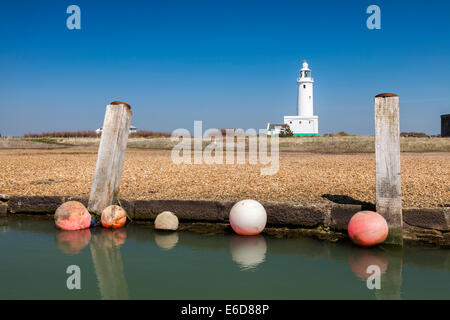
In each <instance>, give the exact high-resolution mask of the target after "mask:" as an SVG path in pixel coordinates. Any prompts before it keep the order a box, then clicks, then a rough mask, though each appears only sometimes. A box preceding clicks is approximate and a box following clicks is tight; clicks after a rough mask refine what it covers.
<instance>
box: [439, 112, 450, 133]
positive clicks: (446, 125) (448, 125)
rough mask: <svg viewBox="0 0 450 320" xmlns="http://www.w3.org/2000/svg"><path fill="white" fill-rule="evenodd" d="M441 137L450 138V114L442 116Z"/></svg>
mask: <svg viewBox="0 0 450 320" xmlns="http://www.w3.org/2000/svg"><path fill="white" fill-rule="evenodd" d="M441 137H450V114H443V115H441Z"/></svg>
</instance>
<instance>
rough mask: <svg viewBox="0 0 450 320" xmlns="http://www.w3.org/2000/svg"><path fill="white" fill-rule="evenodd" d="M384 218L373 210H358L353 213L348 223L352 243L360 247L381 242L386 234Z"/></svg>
mask: <svg viewBox="0 0 450 320" xmlns="http://www.w3.org/2000/svg"><path fill="white" fill-rule="evenodd" d="M388 233H389V228H388V225H387V222H386V220H385V219H384V218H383V216H381V215H380V214H378V213H376V212H373V211H360V212H358V213H356V214H355V215H353V217H352V218H351V219H350V222H349V223H348V235H349V237H350V239H352V241H353V243H355V244H357V245H359V246H362V247H371V246H375V245H377V244H380V243H382V242H383V241H384V240H386V237H387V236H388Z"/></svg>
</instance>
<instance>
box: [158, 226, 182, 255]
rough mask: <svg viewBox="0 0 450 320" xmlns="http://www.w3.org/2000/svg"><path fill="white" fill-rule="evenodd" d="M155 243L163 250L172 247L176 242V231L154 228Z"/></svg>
mask: <svg viewBox="0 0 450 320" xmlns="http://www.w3.org/2000/svg"><path fill="white" fill-rule="evenodd" d="M154 232H155V243H156V245H157V246H158V247H160V248H161V249H163V250H166V251H167V250H170V249H173V248H174V247H175V246H176V245H177V243H178V240H179V238H178V233H177V232H169V231H157V230H155V231H154Z"/></svg>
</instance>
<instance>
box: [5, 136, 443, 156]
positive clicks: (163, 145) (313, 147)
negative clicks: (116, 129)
mask: <svg viewBox="0 0 450 320" xmlns="http://www.w3.org/2000/svg"><path fill="white" fill-rule="evenodd" d="M269 139H270V138H269ZM193 140H194V139H192V142H193ZM179 141H181V138H180V140H178V141H177V140H176V141H172V140H171V138H170V137H149V138H142V137H141V138H135V137H130V138H129V140H128V148H131V149H149V150H171V149H172V148H173V147H174V146H176V145H177V144H178V143H179ZM99 142H100V138H99V137H93V138H88V137H80V138H8V139H0V149H19V148H37V149H39V148H40V146H44V145H46V146H45V147H44V148H48V147H52V145H53V146H54V147H55V148H61V147H82V148H98V145H99ZM210 143H211V140H210V139H203V141H202V145H203V148H204V147H206V146H207V145H209V144H210ZM192 146H193V144H192ZM246 149H247V150H248V138H247V139H246ZM279 150H280V152H311V153H328V154H346V153H374V152H375V138H374V137H373V136H334V137H333V136H328V137H324V136H322V137H283V138H280V139H279ZM400 150H401V152H450V138H441V137H423V138H422V137H421V138H418V137H401V138H400Z"/></svg>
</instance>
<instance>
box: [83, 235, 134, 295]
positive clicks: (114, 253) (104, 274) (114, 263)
mask: <svg viewBox="0 0 450 320" xmlns="http://www.w3.org/2000/svg"><path fill="white" fill-rule="evenodd" d="M126 238H127V231H126V229H125V228H121V229H115V230H113V229H101V228H95V229H93V232H92V240H91V244H90V248H91V254H92V261H93V262H94V267H95V273H96V275H97V281H98V287H99V289H100V295H101V297H102V299H107V300H111V299H128V286H127V282H126V279H125V274H124V271H123V262H122V256H121V254H120V246H121V245H122V244H124V243H125V240H126Z"/></svg>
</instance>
